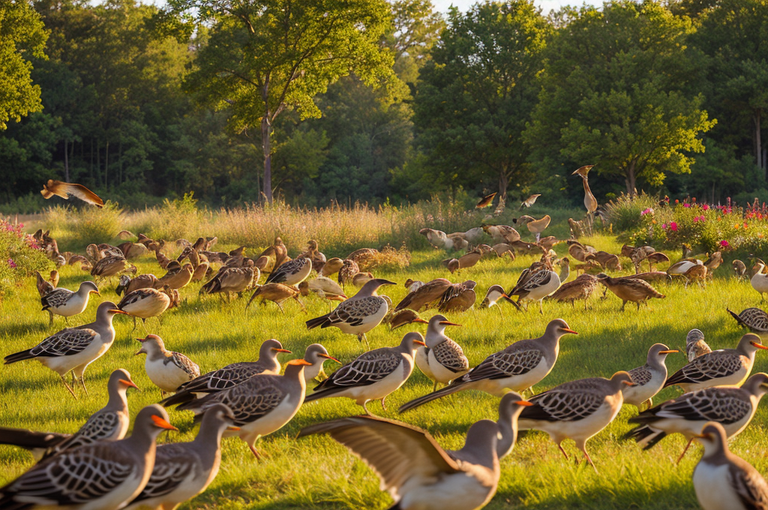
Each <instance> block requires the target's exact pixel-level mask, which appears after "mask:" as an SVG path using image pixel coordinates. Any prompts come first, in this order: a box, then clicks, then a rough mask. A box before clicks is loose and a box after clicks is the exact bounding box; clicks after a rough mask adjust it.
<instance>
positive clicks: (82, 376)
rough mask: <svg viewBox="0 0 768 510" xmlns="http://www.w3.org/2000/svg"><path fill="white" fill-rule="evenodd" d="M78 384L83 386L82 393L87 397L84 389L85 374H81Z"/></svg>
mask: <svg viewBox="0 0 768 510" xmlns="http://www.w3.org/2000/svg"><path fill="white" fill-rule="evenodd" d="M80 384H81V385H82V386H83V391H84V392H85V395H86V396H88V388H86V387H85V374H82V375H81V376H80Z"/></svg>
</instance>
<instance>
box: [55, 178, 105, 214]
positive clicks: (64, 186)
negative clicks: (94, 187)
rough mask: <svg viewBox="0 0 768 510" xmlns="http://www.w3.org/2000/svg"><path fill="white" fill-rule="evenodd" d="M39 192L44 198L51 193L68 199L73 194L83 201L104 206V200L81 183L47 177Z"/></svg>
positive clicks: (99, 206) (100, 206)
mask: <svg viewBox="0 0 768 510" xmlns="http://www.w3.org/2000/svg"><path fill="white" fill-rule="evenodd" d="M40 193H41V194H42V195H43V198H45V199H46V200H47V199H49V198H51V197H52V196H53V195H57V196H60V197H61V198H63V199H65V200H68V199H69V197H70V196H73V197H77V198H79V199H80V200H82V201H83V202H87V203H89V204H91V205H95V206H96V207H98V208H102V207H104V201H103V200H102V199H101V198H99V196H98V195H97V194H96V193H94V192H93V191H91V190H89V189H88V188H86V187H85V186H83V185H82V184H76V183H74V182H61V181H54V180H53V179H49V180H48V183H47V184H43V189H41V190H40Z"/></svg>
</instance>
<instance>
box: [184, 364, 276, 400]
mask: <svg viewBox="0 0 768 510" xmlns="http://www.w3.org/2000/svg"><path fill="white" fill-rule="evenodd" d="M263 371H264V367H262V366H261V365H260V364H259V363H256V362H247V361H246V362H241V363H232V364H231V365H227V366H225V367H224V368H220V369H218V370H214V371H213V372H208V373H207V374H203V375H201V376H200V377H197V378H195V379H192V380H191V381H189V382H188V383H184V384H183V385H182V386H180V387H179V391H188V392H191V393H208V392H215V391H221V390H225V389H227V388H231V387H232V386H235V385H237V384H240V383H241V382H243V381H245V380H246V379H249V378H251V377H253V376H254V375H257V374H260V373H262V372H263Z"/></svg>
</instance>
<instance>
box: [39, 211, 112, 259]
mask: <svg viewBox="0 0 768 510" xmlns="http://www.w3.org/2000/svg"><path fill="white" fill-rule="evenodd" d="M122 214H123V210H122V209H120V207H119V206H118V204H116V203H115V202H112V201H111V200H107V201H106V202H104V207H103V208H101V209H99V208H96V207H91V206H85V207H82V208H79V209H76V208H75V207H72V206H71V205H67V206H60V205H57V206H54V207H49V208H48V210H46V212H45V216H44V224H45V228H46V229H50V230H51V235H52V236H53V237H54V239H56V238H59V237H64V238H70V239H73V240H74V241H73V242H75V243H76V245H78V246H79V245H83V246H85V245H87V244H90V243H97V244H98V243H108V242H110V241H112V239H114V238H115V237H116V236H117V233H118V232H120V231H121V230H123V228H124V227H123V226H122V225H123V222H122ZM65 249H66V248H65V247H64V246H61V245H60V246H59V250H61V251H63V250H65Z"/></svg>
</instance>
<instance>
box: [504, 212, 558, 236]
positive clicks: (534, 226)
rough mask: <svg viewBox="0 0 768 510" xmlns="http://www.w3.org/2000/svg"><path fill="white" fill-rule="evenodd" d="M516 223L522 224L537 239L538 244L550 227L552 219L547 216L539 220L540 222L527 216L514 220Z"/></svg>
mask: <svg viewBox="0 0 768 510" xmlns="http://www.w3.org/2000/svg"><path fill="white" fill-rule="evenodd" d="M512 221H513V222H514V223H520V224H521V225H525V226H526V227H527V228H528V231H529V232H530V233H531V234H533V235H534V236H535V237H536V242H537V243H538V242H539V239H540V238H541V233H542V232H544V230H545V229H546V228H547V227H548V226H549V223H550V222H551V221H552V218H551V217H550V216H549V215H548V214H547V215H544V216H542V217H541V218H539V219H538V220H537V219H535V218H533V217H531V216H528V215H527V214H526V215H523V216H520V217H519V218H515V219H513V220H512Z"/></svg>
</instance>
